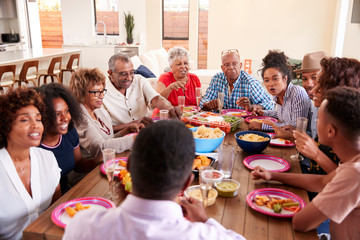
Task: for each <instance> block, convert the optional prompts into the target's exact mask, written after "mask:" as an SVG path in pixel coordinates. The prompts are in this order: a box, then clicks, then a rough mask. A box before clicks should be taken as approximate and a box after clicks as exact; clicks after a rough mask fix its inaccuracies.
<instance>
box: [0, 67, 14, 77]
mask: <svg viewBox="0 0 360 240" xmlns="http://www.w3.org/2000/svg"><path fill="white" fill-rule="evenodd" d="M15 69H16V65H5V66H0V80H1V78H2V75H3V74H4V73H6V72H12V73H13V79H14V81H15Z"/></svg>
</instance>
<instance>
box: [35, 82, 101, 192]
mask: <svg viewBox="0 0 360 240" xmlns="http://www.w3.org/2000/svg"><path fill="white" fill-rule="evenodd" d="M38 91H40V92H41V93H42V95H43V98H44V102H45V105H46V113H45V115H44V125H45V132H44V137H43V139H42V141H41V145H40V147H42V148H44V149H47V150H50V151H52V152H53V153H54V155H55V157H56V160H57V161H58V164H59V167H60V168H61V170H62V171H61V180H60V185H61V191H62V192H63V193H65V192H66V191H68V190H69V188H70V187H69V184H68V174H69V173H70V172H71V171H72V170H75V171H76V172H80V173H84V172H89V171H90V170H92V169H93V168H94V167H95V166H97V165H98V164H99V163H100V162H101V161H100V157H101V156H100V155H99V156H98V157H97V158H93V159H85V158H82V155H81V151H80V146H79V135H78V133H77V131H76V129H75V127H74V124H81V123H82V122H84V117H83V115H82V111H81V108H80V106H79V104H78V102H77V101H76V99H75V97H74V96H73V95H72V94H71V92H70V91H69V90H68V89H67V88H66V87H64V86H63V85H61V84H58V83H51V84H45V85H42V86H41V87H40V88H38Z"/></svg>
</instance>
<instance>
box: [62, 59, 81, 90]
mask: <svg viewBox="0 0 360 240" xmlns="http://www.w3.org/2000/svg"><path fill="white" fill-rule="evenodd" d="M75 60H76V64H75V65H74V62H75ZM79 63H80V53H77V54H72V55H70V58H69V61H68V63H67V64H66V67H65V68H63V69H61V72H60V80H61V83H62V82H63V76H64V72H70V73H74V72H75V71H76V70H77V69H78V68H79Z"/></svg>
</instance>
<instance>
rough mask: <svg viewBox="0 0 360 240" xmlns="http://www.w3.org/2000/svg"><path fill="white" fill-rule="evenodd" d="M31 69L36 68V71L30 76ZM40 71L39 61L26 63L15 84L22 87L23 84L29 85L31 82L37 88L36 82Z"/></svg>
mask: <svg viewBox="0 0 360 240" xmlns="http://www.w3.org/2000/svg"><path fill="white" fill-rule="evenodd" d="M30 68H35V70H36V71H35V72H30V73H29V74H28V71H29V69H30ZM38 70H39V60H34V61H27V62H24V64H23V66H22V68H21V71H20V74H19V76H18V77H17V78H16V79H15V82H17V83H18V84H19V87H20V86H21V83H25V84H29V81H31V82H32V83H33V84H34V86H37V85H36V80H37V75H38Z"/></svg>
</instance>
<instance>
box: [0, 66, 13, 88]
mask: <svg viewBox="0 0 360 240" xmlns="http://www.w3.org/2000/svg"><path fill="white" fill-rule="evenodd" d="M15 71H16V65H5V66H0V92H1V93H4V87H7V88H13V87H14V85H15ZM10 72H11V73H12V76H8V77H4V78H3V77H2V76H3V74H4V73H10Z"/></svg>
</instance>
